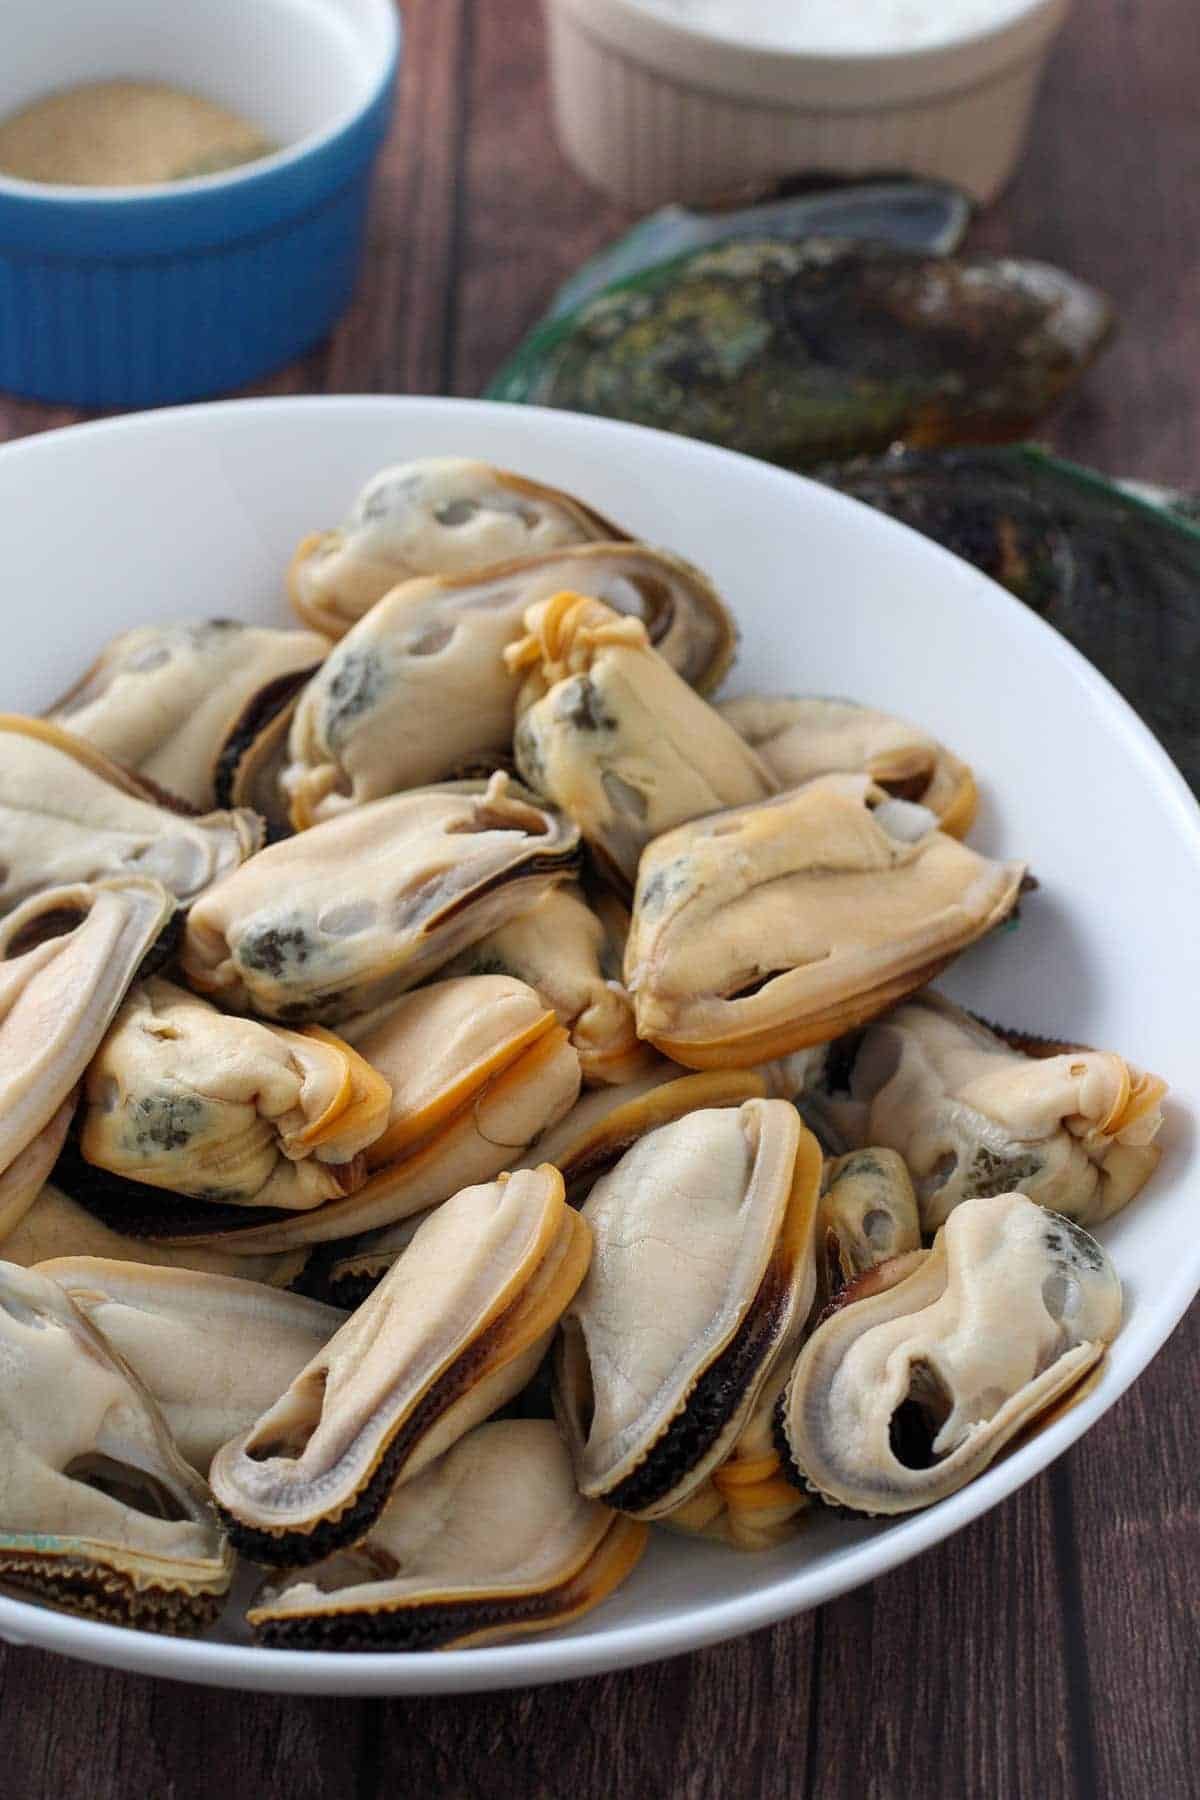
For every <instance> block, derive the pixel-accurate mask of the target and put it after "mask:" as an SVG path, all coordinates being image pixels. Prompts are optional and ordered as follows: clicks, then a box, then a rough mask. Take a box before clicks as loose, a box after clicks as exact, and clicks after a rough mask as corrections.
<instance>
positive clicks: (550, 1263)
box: [209, 1165, 591, 1566]
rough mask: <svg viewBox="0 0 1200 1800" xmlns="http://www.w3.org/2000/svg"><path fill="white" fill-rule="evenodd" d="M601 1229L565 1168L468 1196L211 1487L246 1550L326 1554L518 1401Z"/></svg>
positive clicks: (234, 1444) (235, 1448)
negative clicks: (575, 1205)
mask: <svg viewBox="0 0 1200 1800" xmlns="http://www.w3.org/2000/svg"><path fill="white" fill-rule="evenodd" d="M590 1253H591V1233H590V1232H589V1230H588V1227H587V1225H586V1223H585V1222H584V1221H583V1219H582V1218H581V1217H580V1215H579V1214H578V1213H576V1212H573V1211H572V1210H571V1208H570V1207H568V1206H567V1204H566V1202H565V1200H564V1198H563V1185H562V1177H561V1176H560V1175H559V1173H558V1171H557V1170H556V1169H552V1168H550V1167H549V1166H548V1165H544V1166H543V1167H542V1168H540V1169H536V1170H534V1169H531V1170H522V1171H520V1172H519V1173H517V1174H514V1175H502V1176H500V1177H499V1178H498V1179H497V1180H496V1181H494V1182H490V1183H488V1184H487V1185H486V1186H480V1187H471V1188H464V1189H463V1191H462V1192H461V1193H459V1194H456V1195H454V1196H453V1198H452V1199H450V1200H447V1201H446V1203H445V1205H444V1206H439V1207H438V1208H437V1210H436V1211H435V1212H434V1213H433V1214H432V1215H431V1216H430V1217H429V1219H427V1220H426V1222H425V1223H424V1225H422V1227H421V1229H420V1230H419V1231H418V1232H417V1233H416V1235H415V1236H414V1237H413V1240H412V1242H411V1243H410V1244H409V1246H408V1248H407V1249H406V1250H405V1252H404V1254H403V1255H402V1256H401V1257H400V1258H399V1259H398V1260H397V1262H396V1263H395V1264H394V1266H393V1267H392V1268H391V1269H390V1270H389V1272H388V1274H387V1275H386V1276H385V1277H384V1279H383V1281H381V1282H380V1284H379V1286H378V1287H377V1288H376V1289H375V1291H374V1293H373V1294H371V1296H370V1297H369V1298H368V1299H367V1300H364V1302H363V1304H362V1305H361V1306H360V1307H359V1308H358V1310H357V1311H356V1312H354V1313H352V1314H351V1316H350V1318H349V1319H348V1320H347V1321H346V1323H345V1324H344V1325H343V1326H342V1327H341V1329H340V1330H339V1331H337V1332H335V1334H334V1336H333V1337H332V1338H330V1340H329V1342H328V1343H327V1344H326V1346H325V1348H324V1349H323V1350H321V1351H320V1352H319V1353H318V1354H317V1355H316V1356H315V1357H314V1358H313V1359H312V1361H311V1362H310V1363H309V1364H308V1365H307V1366H306V1367H305V1368H304V1369H303V1370H302V1371H301V1372H300V1374H299V1375H297V1376H296V1378H295V1379H294V1380H293V1381H292V1383H291V1384H290V1386H289V1387H288V1388H287V1389H286V1390H285V1392H284V1393H283V1394H282V1395H281V1396H280V1398H279V1399H278V1400H277V1401H276V1403H275V1404H274V1405H273V1406H271V1407H269V1408H268V1409H267V1411H266V1412H264V1413H263V1415H262V1417H261V1418H260V1419H259V1420H258V1421H257V1423H256V1424H255V1425H254V1426H253V1427H252V1428H251V1429H250V1430H249V1431H248V1432H243V1433H242V1434H241V1435H240V1436H238V1437H235V1438H233V1439H231V1441H230V1442H229V1443H228V1444H225V1445H224V1446H223V1447H222V1448H221V1449H220V1450H219V1451H218V1452H217V1454H216V1457H215V1458H214V1460H213V1464H212V1467H211V1469H210V1471H209V1478H210V1480H211V1482H212V1485H213V1491H214V1493H215V1494H216V1497H217V1500H218V1503H219V1504H220V1506H221V1508H222V1509H223V1512H224V1514H225V1515H226V1517H227V1520H228V1523H229V1528H230V1533H231V1536H232V1537H233V1540H234V1542H235V1543H236V1544H237V1546H238V1548H239V1549H241V1550H243V1551H244V1552H245V1553H246V1554H247V1555H249V1556H252V1557H253V1558H254V1559H255V1560H257V1561H259V1562H265V1563H270V1564H273V1565H277V1566H278V1565H283V1566H287V1565H290V1564H296V1563H307V1562H316V1561H319V1560H320V1559H321V1558H322V1557H324V1556H326V1555H328V1554H329V1553H330V1552H331V1551H333V1550H336V1549H340V1548H341V1547H343V1546H344V1545H346V1544H352V1543H356V1542H358V1541H359V1540H360V1539H361V1538H362V1537H363V1536H364V1535H365V1534H366V1533H367V1532H368V1531H370V1529H371V1527H372V1526H373V1525H374V1523H375V1521H376V1519H377V1518H378V1517H379V1514H380V1513H381V1512H382V1510H383V1507H384V1505H385V1504H386V1502H387V1498H388V1495H389V1494H390V1493H391V1491H392V1489H393V1488H394V1487H396V1486H397V1485H398V1484H399V1483H401V1482H404V1481H409V1480H411V1479H412V1477H413V1476H415V1475H416V1474H418V1473H419V1471H420V1470H421V1469H422V1468H425V1467H426V1466H427V1465H428V1464H429V1463H431V1462H432V1461H434V1459H435V1458H436V1457H438V1456H440V1455H441V1454H442V1452H443V1451H445V1450H448V1449H449V1448H450V1446H451V1444H453V1443H455V1442H456V1441H457V1440H458V1439H459V1438H460V1437H462V1436H463V1435H464V1433H465V1432H467V1431H469V1430H470V1429H471V1427H472V1426H474V1425H478V1424H480V1423H482V1421H483V1420H484V1419H486V1418H487V1417H488V1416H489V1415H490V1414H491V1413H493V1412H496V1411H497V1410H498V1409H499V1408H500V1407H501V1406H503V1405H504V1404H505V1403H506V1402H507V1401H508V1400H511V1399H512V1398H513V1396H514V1395H515V1394H517V1393H519V1392H520V1390H521V1389H522V1388H523V1387H524V1386H525V1384H526V1382H527V1381H528V1380H529V1378H530V1376H531V1375H532V1374H533V1372H534V1370H535V1369H536V1367H537V1365H538V1363H539V1362H540V1361H541V1359H542V1356H543V1355H544V1354H545V1351H546V1348H547V1346H548V1345H549V1342H550V1337H551V1334H552V1332H553V1330H554V1326H555V1324H556V1323H557V1321H558V1319H559V1317H560V1315H561V1313H562V1311H563V1308H564V1307H565V1306H566V1305H567V1304H568V1302H569V1301H570V1299H571V1297H572V1295H573V1294H574V1293H575V1290H576V1288H577V1287H578V1286H579V1283H580V1281H581V1280H582V1279H583V1276H584V1273H585V1271H586V1269H587V1264H588V1257H589V1255H590Z"/></svg>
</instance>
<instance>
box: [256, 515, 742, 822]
mask: <svg viewBox="0 0 1200 1800" xmlns="http://www.w3.org/2000/svg"><path fill="white" fill-rule="evenodd" d="M564 588H582V589H584V590H585V591H586V592H587V593H589V594H594V595H595V596H596V597H597V598H599V599H601V600H603V601H604V602H605V603H606V604H607V605H609V606H611V607H612V608H613V609H614V610H615V611H617V612H619V613H622V614H626V613H627V614H629V615H631V616H632V617H634V618H638V619H640V620H641V621H642V623H643V624H644V625H645V627H646V633H647V636H648V637H649V639H650V642H651V643H652V644H653V645H654V646H655V648H656V649H657V650H658V651H659V653H660V655H662V656H663V657H664V658H665V659H666V660H667V661H668V662H669V663H670V664H671V667H672V668H673V669H675V670H676V671H677V672H678V673H679V674H680V675H681V676H682V677H683V679H684V680H685V681H687V682H689V683H690V684H691V685H692V686H694V687H696V688H698V689H700V690H702V691H706V690H707V689H708V688H710V687H712V686H713V685H714V684H715V683H716V682H718V681H719V680H720V679H721V677H722V675H723V674H724V672H725V670H726V668H727V667H728V665H729V663H730V661H731V660H732V657H733V650H734V645H735V642H736V636H737V634H736V630H735V627H734V625H733V621H732V619H731V617H730V614H729V612H728V609H727V608H726V607H725V605H724V603H723V602H722V600H721V598H720V596H719V595H718V594H717V592H716V590H715V589H714V588H713V587H712V586H711V584H710V583H709V582H708V581H706V580H705V578H704V576H703V575H701V574H700V572H699V570H698V569H694V568H692V566H691V565H690V564H689V563H685V562H682V561H681V560H680V559H679V558H678V557H675V556H670V555H668V553H667V552H666V551H665V550H653V549H650V548H649V547H648V546H647V545H645V544H628V543H615V544H609V543H596V544H584V545H581V546H579V547H577V548H574V549H566V550H549V551H545V552H543V553H542V554H541V555H540V556H529V557H523V558H521V560H520V561H518V562H513V563H506V564H504V565H502V566H501V567H500V568H496V569H490V570H489V571H488V572H487V574H486V575H476V574H468V575H458V576H449V575H447V576H433V577H427V578H424V579H418V580H413V581H406V582H404V583H403V584H402V585H401V586H399V587H397V588H394V589H393V590H392V591H391V592H390V593H389V594H387V595H386V596H385V597H384V598H383V599H381V600H380V601H379V602H378V603H377V604H376V605H375V606H373V607H372V608H371V610H370V612H369V613H367V614H366V616H365V617H364V618H362V619H360V620H359V621H358V623H357V624H356V625H354V626H353V628H352V629H351V630H350V631H349V632H348V633H347V635H346V636H345V638H343V640H342V641H341V643H340V644H338V645H337V646H336V648H335V649H334V651H333V653H332V654H331V656H330V657H329V660H328V661H327V662H326V664H325V665H324V667H323V668H322V669H321V670H320V671H319V673H318V674H317V675H315V676H314V678H313V679H312V681H311V682H309V684H308V686H307V687H306V689H305V691H304V693H303V695H302V696H301V698H300V700H299V703H298V705H297V707H296V711H295V715H294V718H293V720H292V724H291V729H290V734H289V738H288V746H287V754H286V758H285V760H284V764H283V767H282V769H281V771H280V775H279V781H280V786H281V789H282V791H283V793H284V795H285V796H286V800H287V804H288V807H289V809H290V816H291V820H292V823H293V824H294V825H295V826H296V828H297V829H298V830H303V829H305V828H306V827H308V826H309V825H313V824H315V823H316V822H317V821H318V820H320V819H326V818H331V817H332V816H333V815H334V814H335V813H337V812H344V811H345V810H346V809H347V808H348V807H351V806H361V805H362V804H363V803H364V801H367V800H378V799H380V798H382V797H383V796H384V795H385V794H394V793H399V792H401V791H402V790H403V789H406V788H412V787H423V786H426V785H427V784H429V783H430V782H436V781H446V780H449V779H453V778H457V777H458V776H460V775H464V774H473V773H476V772H477V770H478V769H479V768H481V767H484V766H490V767H495V766H497V765H498V764H500V763H502V762H503V760H504V759H505V758H506V757H507V756H508V754H509V751H510V749H511V745H512V735H513V725H514V719H515V712H516V700H517V692H518V689H519V688H520V685H521V680H522V677H521V673H520V671H517V670H512V671H510V670H509V669H508V668H507V667H506V666H505V663H504V661H503V652H504V649H505V647H506V646H507V645H508V644H510V643H511V642H512V641H513V640H514V639H515V638H518V637H520V636H521V634H522V628H523V620H524V617H525V614H526V612H527V611H528V609H529V607H530V606H532V605H534V604H536V603H537V602H538V601H540V600H545V599H549V598H550V596H552V595H553V594H556V593H559V592H560V591H561V590H562V589H564ZM278 803H279V802H278V797H277V798H276V800H275V804H276V805H278Z"/></svg>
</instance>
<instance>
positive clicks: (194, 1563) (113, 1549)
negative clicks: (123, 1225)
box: [0, 1263, 233, 1632]
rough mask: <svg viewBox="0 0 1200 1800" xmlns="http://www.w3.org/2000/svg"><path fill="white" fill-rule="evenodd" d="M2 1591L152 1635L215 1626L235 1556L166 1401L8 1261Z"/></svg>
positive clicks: (61, 1301) (0, 1333) (0, 1330)
mask: <svg viewBox="0 0 1200 1800" xmlns="http://www.w3.org/2000/svg"><path fill="white" fill-rule="evenodd" d="M0 1355H2V1356H3V1361H4V1369H5V1380H4V1383H3V1387H2V1390H0V1582H3V1583H4V1584H6V1585H12V1586H15V1587H18V1588H23V1589H27V1590H29V1591H30V1592H31V1593H32V1594H34V1595H35V1596H37V1597H38V1598H40V1599H45V1600H50V1601H52V1602H53V1603H54V1604H55V1605H56V1606H59V1607H62V1608H64V1609H65V1610H67V1611H69V1612H78V1613H82V1614H83V1615H85V1616H86V1617H90V1618H98V1619H107V1620H109V1621H111V1622H112V1623H114V1624H118V1625H135V1626H137V1627H139V1628H140V1629H141V1630H147V1631H168V1632H189V1631H200V1630H203V1629H204V1627H205V1626H207V1625H210V1624H212V1622H213V1621H214V1619H215V1618H216V1616H217V1614H218V1612H219V1611H220V1607H221V1602H222V1599H223V1597H224V1595H225V1593H226V1592H227V1591H228V1588H229V1583H230V1579H231V1577H232V1574H233V1557H232V1555H231V1554H230V1551H229V1548H228V1545H227V1543H226V1541H225V1538H224V1536H223V1534H222V1533H221V1531H220V1530H219V1529H218V1526H217V1521H216V1518H215V1516H214V1514H213V1510H212V1504H211V1499H210V1496H209V1492H208V1489H207V1488H206V1487H205V1485H204V1482H203V1481H202V1480H201V1479H200V1477H199V1476H198V1475H197V1474H196V1473H195V1471H194V1470H193V1469H191V1468H189V1467H188V1465H187V1463H186V1462H185V1461H184V1460H183V1458H182V1457H181V1456H180V1454H179V1451H178V1450H177V1449H176V1448H175V1445H174V1444H173V1443H172V1441H171V1438H170V1435H169V1433H168V1431H167V1427H166V1425H165V1423H164V1421H163V1418H162V1415H161V1413H160V1412H159V1410H158V1408H157V1406H156V1405H155V1403H154V1401H153V1400H152V1398H151V1397H150V1394H149V1393H148V1392H147V1390H146V1389H145V1387H143V1385H142V1383H141V1382H140V1381H139V1380H138V1379H137V1377H136V1376H135V1375H134V1374H133V1373H132V1371H131V1370H130V1369H129V1367H128V1366H127V1364H126V1363H125V1362H124V1361H123V1360H122V1359H121V1357H120V1356H119V1355H118V1354H117V1353H116V1352H115V1351H113V1350H112V1349H111V1348H110V1347H109V1345H108V1343H107V1342H106V1340H105V1339H104V1337H103V1336H102V1335H101V1334H100V1332H99V1331H97V1330H96V1328H95V1326H94V1325H92V1324H91V1323H90V1322H89V1321H88V1320H87V1319H86V1318H85V1317H84V1315H83V1313H82V1312H81V1311H80V1310H79V1309H78V1308H77V1307H76V1306H74V1305H73V1304H72V1302H71V1300H70V1299H69V1298H68V1296H67V1295H66V1294H65V1293H64V1292H63V1290H62V1289H61V1288H60V1287H59V1286H58V1285H57V1283H56V1282H54V1281H51V1280H48V1279H47V1277H46V1276H44V1275H40V1274H37V1273H35V1272H34V1271H33V1270H32V1269H21V1268H17V1267H16V1266H15V1265H14V1264H11V1263H0Z"/></svg>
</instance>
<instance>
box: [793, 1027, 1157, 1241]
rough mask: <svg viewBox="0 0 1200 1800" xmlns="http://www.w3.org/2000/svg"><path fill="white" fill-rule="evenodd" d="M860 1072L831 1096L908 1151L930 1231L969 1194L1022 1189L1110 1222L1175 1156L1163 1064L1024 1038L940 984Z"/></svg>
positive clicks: (881, 1137)
mask: <svg viewBox="0 0 1200 1800" xmlns="http://www.w3.org/2000/svg"><path fill="white" fill-rule="evenodd" d="M1022 1046H1023V1047H1022ZM849 1084H850V1089H849V1095H848V1097H847V1096H839V1095H837V1094H833V1095H830V1096H829V1098H828V1101H827V1104H828V1107H829V1110H830V1113H831V1114H832V1116H833V1118H834V1121H835V1123H836V1124H837V1125H838V1126H839V1128H840V1129H841V1130H842V1131H843V1132H844V1133H845V1134H846V1135H847V1137H848V1138H849V1139H850V1141H851V1142H856V1143H857V1142H861V1141H864V1140H865V1141H867V1142H869V1143H872V1144H886V1145H890V1146H891V1148H892V1149H894V1150H898V1151H899V1152H900V1154H901V1156H903V1158H904V1160H905V1162H906V1163H907V1164H908V1167H909V1170H910V1171H911V1173H912V1177H913V1181H914V1184H915V1187H916V1193H917V1200H918V1203H919V1205H920V1209H921V1224H922V1226H923V1228H924V1230H925V1232H926V1233H927V1234H929V1233H931V1232H933V1231H936V1229H937V1227H938V1226H939V1225H941V1224H942V1223H943V1221H944V1220H945V1219H946V1218H948V1216H949V1215H950V1213H951V1211H952V1210H953V1209H954V1207H956V1206H958V1205H959V1204H960V1203H961V1202H962V1201H964V1200H968V1199H971V1198H973V1197H974V1196H975V1195H979V1194H995V1193H1007V1192H1009V1191H1013V1190H1019V1191H1020V1192H1021V1193H1025V1194H1028V1195H1029V1196H1030V1198H1031V1199H1034V1200H1037V1201H1040V1202H1041V1204H1042V1205H1043V1206H1048V1207H1050V1208H1051V1209H1052V1210H1053V1211H1055V1212H1060V1213H1066V1214H1067V1215H1068V1217H1070V1218H1073V1219H1076V1220H1078V1222H1079V1223H1080V1224H1083V1225H1089V1226H1090V1225H1098V1224H1100V1223H1102V1222H1103V1220H1105V1219H1108V1218H1111V1217H1112V1215H1113V1213H1115V1212H1118V1211H1119V1210H1120V1209H1121V1207H1123V1206H1124V1205H1126V1203H1127V1202H1128V1201H1129V1200H1131V1199H1132V1198H1133V1196H1134V1195H1135V1194H1136V1193H1138V1191H1139V1190H1140V1189H1141V1188H1142V1187H1143V1186H1144V1184H1145V1183H1146V1182H1147V1181H1148V1180H1149V1178H1150V1176H1151V1175H1152V1174H1153V1172H1154V1170H1155V1168H1156V1167H1157V1166H1158V1160H1159V1156H1160V1155H1161V1151H1160V1149H1159V1146H1158V1144H1157V1143H1156V1142H1155V1138H1156V1137H1157V1134H1158V1131H1159V1129H1160V1127H1161V1125H1162V1100H1163V1096H1164V1095H1165V1093H1166V1091H1167V1086H1166V1083H1165V1082H1164V1081H1163V1080H1161V1079H1160V1077H1159V1076H1157V1075H1147V1074H1144V1073H1143V1072H1142V1071H1141V1070H1140V1069H1137V1068H1135V1067H1134V1066H1133V1064H1132V1063H1127V1062H1125V1061H1124V1059H1123V1058H1122V1057H1120V1056H1117V1055H1116V1054H1115V1053H1113V1052H1111V1051H1102V1050H1087V1049H1083V1048H1082V1047H1079V1046H1072V1045H1068V1044H1058V1043H1052V1042H1049V1041H1046V1040H1041V1039H1037V1038H1028V1037H1024V1038H1023V1037H1020V1036H1015V1037H1014V1038H1013V1039H1012V1041H1011V1042H1010V1041H1008V1040H1007V1038H1006V1037H1005V1036H1003V1035H1001V1034H998V1033H997V1032H995V1031H992V1030H990V1029H989V1028H988V1027H987V1026H986V1025H984V1024H982V1023H981V1022H980V1021H979V1020H978V1019H974V1018H972V1017H971V1015H970V1014H969V1013H965V1012H962V1011H961V1010H960V1009H959V1008H958V1007H956V1006H952V1005H951V1004H950V1002H949V1001H947V1000H943V999H942V998H941V996H940V995H937V994H933V993H928V994H919V995H917V996H916V998H915V999H912V1000H910V1001H908V1002H907V1003H906V1004H905V1005H904V1006H900V1007H897V1008H896V1010H895V1011H894V1012H892V1013H889V1014H888V1016H887V1017H886V1018H885V1019H880V1020H878V1021H877V1023H876V1024H874V1025H872V1026H871V1027H870V1028H869V1029H868V1030H867V1032H866V1033H865V1034H864V1036H863V1038H862V1041H861V1043H860V1044H859V1046H858V1048H857V1052H856V1054H855V1055H854V1058H853V1062H852V1064H851V1067H850V1074H849Z"/></svg>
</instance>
